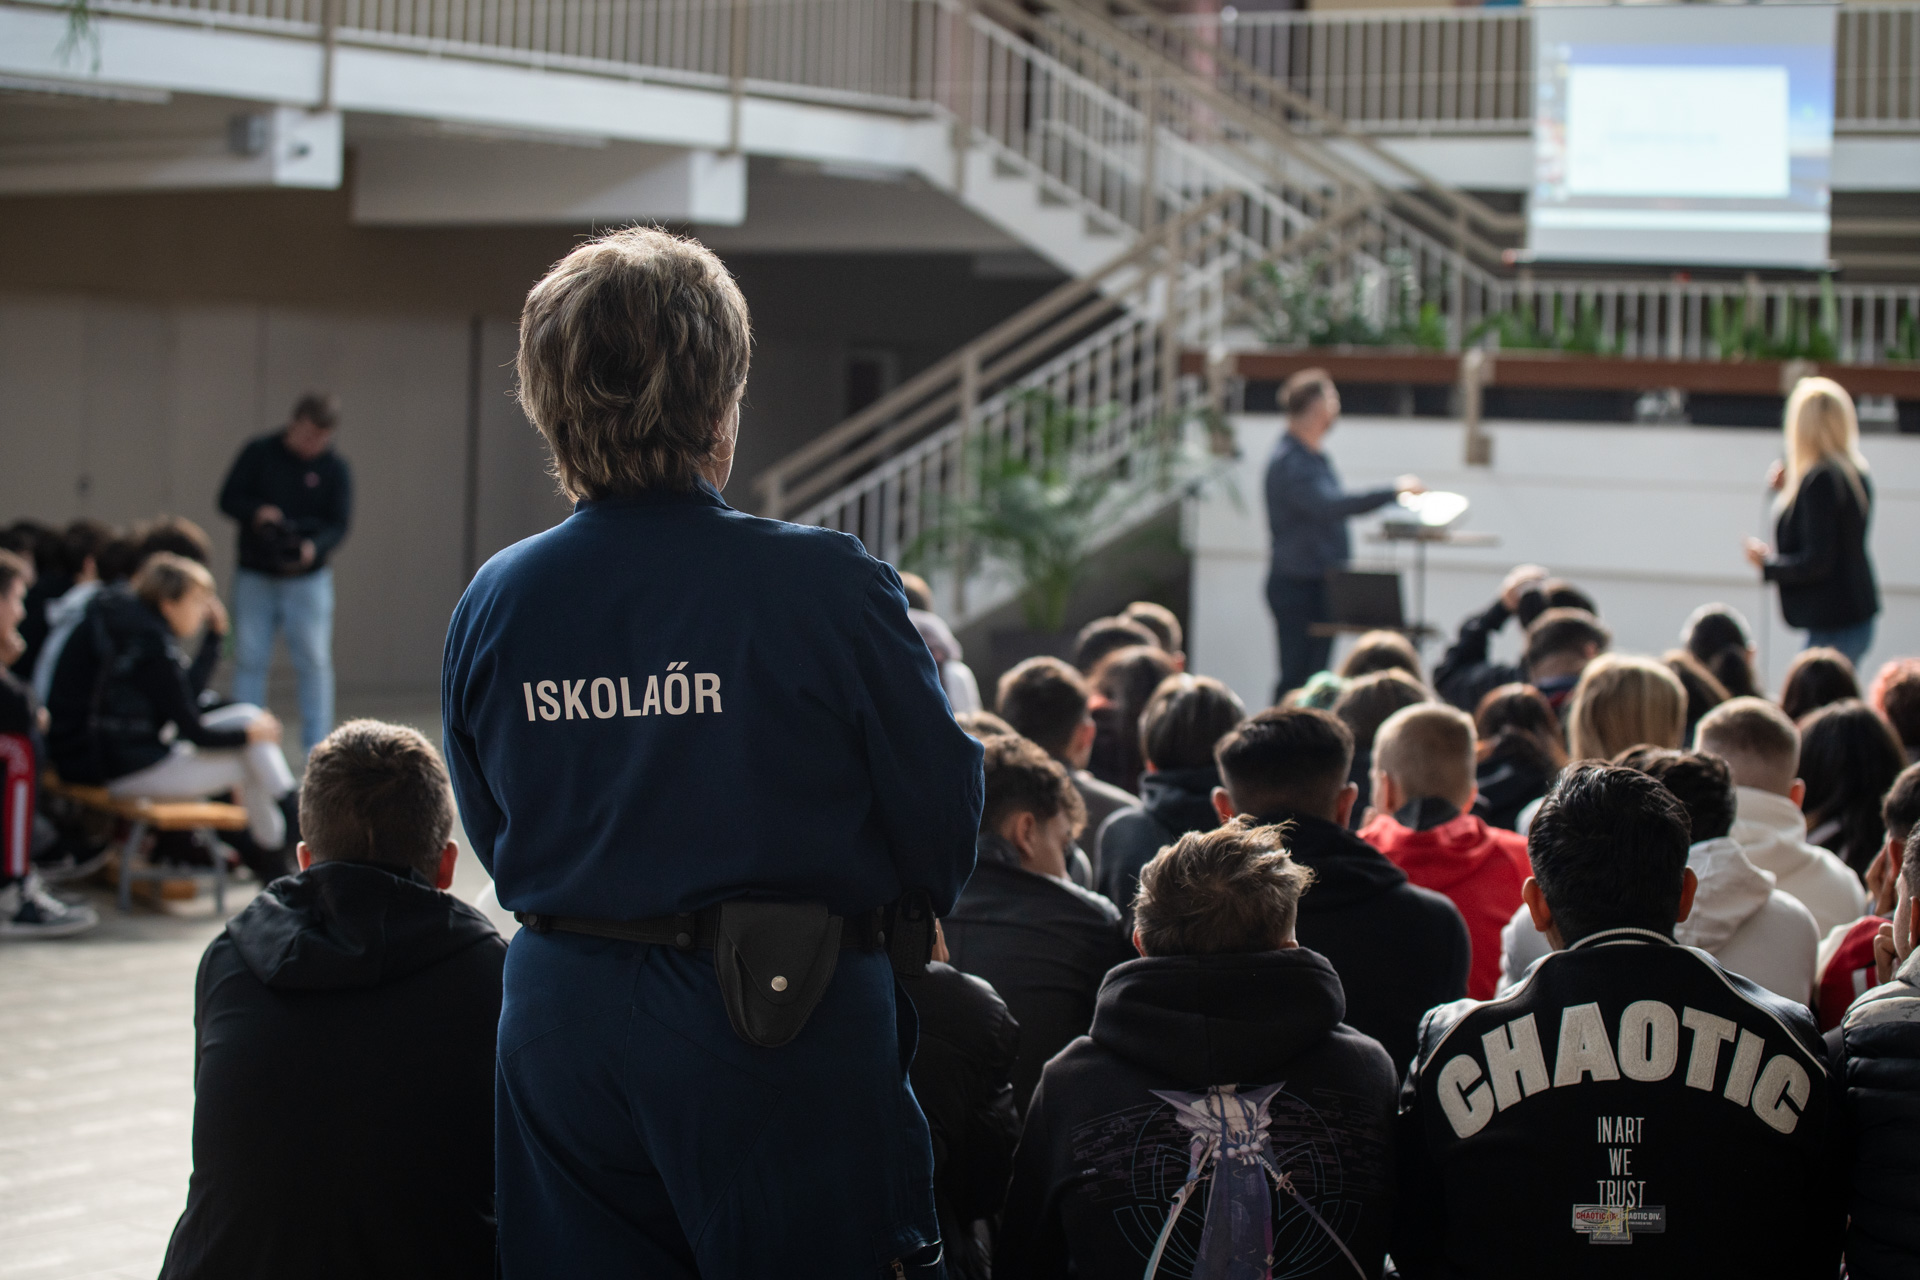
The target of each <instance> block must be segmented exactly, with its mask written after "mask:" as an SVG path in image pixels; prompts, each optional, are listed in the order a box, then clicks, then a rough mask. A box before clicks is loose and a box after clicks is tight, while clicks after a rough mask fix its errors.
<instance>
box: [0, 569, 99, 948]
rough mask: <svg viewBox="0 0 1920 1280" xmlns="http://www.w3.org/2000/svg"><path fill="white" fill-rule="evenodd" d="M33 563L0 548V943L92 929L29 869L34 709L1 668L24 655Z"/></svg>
mask: <svg viewBox="0 0 1920 1280" xmlns="http://www.w3.org/2000/svg"><path fill="white" fill-rule="evenodd" d="M33 574H34V569H33V565H32V564H31V563H30V562H29V561H28V560H27V559H26V558H25V557H23V556H20V555H16V554H15V553H14V552H11V551H4V550H0V938H70V937H72V936H73V935H74V934H76V933H85V932H86V931H87V930H88V929H91V928H93V927H94V926H95V925H96V924H99V923H100V918H99V916H97V915H96V914H95V913H94V910H93V908H92V907H88V906H81V905H77V904H69V903H66V902H62V901H61V900H60V899H59V898H56V897H54V896H53V894H51V893H49V892H48V891H47V888H46V886H45V885H44V884H42V883H41V881H40V877H39V876H38V875H37V874H36V873H35V872H34V869H33V860H32V858H33V853H34V847H33V844H34V840H33V836H34V801H35V800H36V799H37V797H38V793H39V789H40V788H39V770H38V769H37V767H36V766H37V764H38V762H39V758H40V728H39V724H38V719H39V711H40V708H39V703H38V702H37V700H36V699H35V698H34V696H33V694H32V693H31V692H30V691H29V690H28V688H27V686H26V685H25V684H24V683H22V682H21V681H20V680H19V678H18V677H16V676H15V675H14V674H13V672H12V671H10V670H8V668H9V667H10V666H11V665H12V663H13V660H14V659H16V658H18V657H19V656H20V654H22V653H23V652H25V651H26V647H27V642H26V639H25V637H23V636H22V635H21V634H20V624H21V622H22V621H24V620H25V619H26V616H27V590H28V588H29V587H30V586H31V585H32V583H33Z"/></svg>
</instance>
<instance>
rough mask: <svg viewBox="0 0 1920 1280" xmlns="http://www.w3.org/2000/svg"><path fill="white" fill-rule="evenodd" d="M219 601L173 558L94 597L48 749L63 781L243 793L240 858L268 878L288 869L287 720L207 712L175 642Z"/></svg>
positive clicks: (200, 573) (125, 791)
mask: <svg viewBox="0 0 1920 1280" xmlns="http://www.w3.org/2000/svg"><path fill="white" fill-rule="evenodd" d="M218 604H219V598H218V597H217V596H216V595H215V594H214V589H213V575H212V574H210V573H208V572H207V570H206V568H205V567H204V566H202V565H199V564H196V563H195V562H193V561H191V560H188V559H185V558H183V557H181V556H177V555H173V554H171V553H169V552H160V553H159V554H157V555H153V556H150V557H148V559H147V562H146V563H145V564H143V565H141V566H140V571H139V572H138V573H137V574H135V575H134V579H133V582H132V583H131V584H130V585H129V586H128V587H109V588H107V589H106V590H104V591H102V592H101V593H100V594H99V595H98V596H96V597H95V598H94V600H93V603H92V604H90V605H88V606H87V612H86V616H85V618H84V619H83V620H82V621H81V624H80V626H79V628H78V629H77V630H76V631H75V632H74V633H73V635H72V636H71V637H69V638H68V640H67V645H66V648H65V650H64V651H63V652H62V653H61V655H60V665H59V667H58V668H57V669H56V670H55V671H54V677H53V696H52V697H51V698H50V699H49V700H48V704H47V709H48V712H49V713H50V715H51V717H52V722H53V723H52V728H51V730H50V731H49V733H48V735H47V747H48V750H49V752H50V753H51V755H52V757H53V763H54V766H55V768H57V769H58V770H59V771H60V776H61V777H62V778H63V779H65V780H66V781H67V782H74V783H86V784H90V785H104V786H105V787H106V788H107V790H109V791H111V792H112V793H113V794H114V795H116V796H126V797H141V798H146V799H153V800H190V799H197V798H200V797H204V796H209V795H213V794H215V793H217V792H224V791H227V790H230V789H233V788H238V789H239V791H240V794H241V801H242V803H243V804H244V805H245V807H246V810H247V828H248V834H249V836H250V837H251V840H250V841H248V842H246V847H243V848H242V849H241V853H242V855H243V856H247V857H248V859H249V863H250V865H252V867H253V870H254V872H255V874H257V875H259V876H260V878H261V880H262V881H265V880H270V879H272V878H274V877H275V876H278V875H281V874H284V873H285V872H286V871H288V870H290V869H291V867H290V863H291V859H290V857H289V856H288V855H289V854H290V853H291V852H292V850H291V849H290V848H288V847H287V846H288V845H289V844H290V843H291V842H290V841H289V840H288V839H287V836H288V827H289V825H290V822H289V813H288V810H290V809H291V807H292V805H293V803H294V791H293V775H292V773H291V772H289V771H288V769H287V761H286V757H285V756H283V755H282V754H281V753H280V722H279V721H278V720H277V719H275V718H274V716H273V714H272V713H271V712H267V711H262V710H261V709H260V708H258V707H254V706H249V705H247V704H245V703H236V704H234V705H232V706H228V707H223V708H221V709H220V710H219V711H215V712H210V713H207V714H204V715H203V714H202V713H201V711H200V708H199V706H198V704H197V701H196V699H195V690H194V689H193V687H192V684H191V681H190V678H189V676H188V673H187V671H186V669H185V667H184V665H183V663H182V661H181V658H180V648H179V646H180V643H181V642H182V641H185V640H188V639H190V638H191V637H193V636H195V635H197V634H198V633H199V632H200V631H201V629H202V628H203V627H204V626H205V625H206V624H207V622H208V620H209V619H210V618H212V617H213V616H215V613H216V610H217V608H218ZM168 726H171V730H169V728H168Z"/></svg>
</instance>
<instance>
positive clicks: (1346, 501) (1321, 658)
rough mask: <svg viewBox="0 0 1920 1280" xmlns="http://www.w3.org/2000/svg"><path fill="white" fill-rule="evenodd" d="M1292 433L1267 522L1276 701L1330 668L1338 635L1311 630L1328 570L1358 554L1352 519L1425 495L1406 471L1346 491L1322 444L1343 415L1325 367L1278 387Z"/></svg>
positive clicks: (1283, 441) (1270, 488)
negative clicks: (1407, 496)
mask: <svg viewBox="0 0 1920 1280" xmlns="http://www.w3.org/2000/svg"><path fill="white" fill-rule="evenodd" d="M1279 399H1280V407H1281V409H1282V410H1283V411H1284V412H1285V413H1286V415H1287V430H1286V434H1284V435H1282V436H1281V437H1280V442H1279V443H1278V444H1277V445H1275V446H1274V450H1273V457H1272V458H1271V459H1270V460H1269V461H1268V463H1267V484H1266V489H1267V526H1268V528H1269V529H1270V530H1271V531H1272V534H1273V563H1272V567H1271V568H1270V569H1269V570H1268V571H1267V605H1268V607H1269V608H1271V609H1272V610H1273V623H1274V629H1275V630H1276V631H1277V632H1278V633H1279V637H1280V681H1279V684H1278V686H1277V687H1276V688H1275V689H1274V694H1273V700H1274V701H1275V702H1276V703H1277V702H1279V701H1280V699H1281V698H1282V697H1284V696H1285V695H1286V694H1287V692H1288V690H1291V689H1297V688H1299V687H1300V686H1301V685H1303V684H1305V683H1306V682H1307V678H1308V677H1309V676H1311V675H1313V673H1314V672H1316V671H1319V670H1322V669H1323V668H1324V667H1325V666H1326V665H1327V655H1328V653H1329V652H1330V651H1331V650H1332V648H1333V638H1332V637H1331V636H1326V635H1315V634H1313V630H1312V628H1313V625H1314V624H1315V623H1320V622H1327V621H1329V620H1330V619H1329V618H1328V616H1327V571H1328V570H1330V569H1338V568H1342V567H1344V566H1345V565H1346V563H1347V561H1348V560H1349V559H1351V558H1352V556H1353V544H1352V541H1351V540H1350V539H1349V538H1348V536H1347V521H1348V520H1350V519H1351V518H1353V517H1354V516H1358V515H1365V514H1366V513H1367V512H1369V511H1372V510H1374V509H1375V508H1378V507H1384V506H1385V505H1386V504H1387V503H1389V502H1392V501H1393V500H1394V499H1395V498H1397V497H1398V496H1399V495H1401V494H1403V493H1424V492H1425V491H1426V487H1425V486H1424V485H1422V484H1421V483H1420V478H1419V477H1418V476H1411V475H1407V476H1401V477H1400V478H1399V479H1398V480H1395V481H1394V482H1393V484H1392V486H1391V487H1388V488H1382V489H1367V490H1363V491H1361V492H1359V493H1347V492H1346V491H1344V490H1343V489H1342V488H1341V487H1340V477H1339V475H1338V474H1337V473H1335V471H1334V469H1333V463H1332V461H1331V460H1330V459H1329V458H1328V457H1327V455H1326V453H1325V452H1324V451H1323V449H1322V447H1321V446H1322V445H1323V444H1324V442H1325V440H1326V438H1327V432H1329V431H1331V430H1333V424H1334V422H1335V421H1336V420H1338V419H1339V417H1340V393H1339V391H1338V390H1336V389H1335V388H1334V385H1333V379H1332V378H1330V377H1328V376H1327V372H1326V370H1324V369H1302V370H1300V371H1299V372H1298V373H1296V374H1294V375H1293V376H1292V377H1290V378H1288V379H1287V380H1286V382H1285V383H1283V384H1281V387H1280V397H1279Z"/></svg>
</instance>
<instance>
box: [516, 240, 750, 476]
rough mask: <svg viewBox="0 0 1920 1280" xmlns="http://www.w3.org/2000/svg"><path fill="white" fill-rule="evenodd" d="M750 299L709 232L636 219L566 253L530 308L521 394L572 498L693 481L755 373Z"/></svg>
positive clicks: (720, 442) (523, 334)
mask: <svg viewBox="0 0 1920 1280" xmlns="http://www.w3.org/2000/svg"><path fill="white" fill-rule="evenodd" d="M751 344H752V333H751V331H750V329H749V326H748V323H747V303H746V299H744V298H743V297H741V296H740V288H739V286H738V285H736V284H735V283H734V281H733V277H732V276H731V275H729V274H728V273H727V269H726V267H725V266H723V265H721V262H720V259H719V258H717V257H715V256H714V255H713V252H712V251H711V250H709V249H708V248H707V247H706V246H705V245H703V244H701V243H700V242H699V241H697V240H690V239H684V238H682V237H680V236H674V235H669V234H667V233H666V232H664V231H659V230H655V229H654V228H651V227H629V228H627V229H626V230H624V231H616V232H614V233H612V234H611V235H606V236H602V237H600V238H599V239H598V240H590V241H588V242H587V243H586V244H583V245H581V246H580V247H579V248H578V249H575V250H574V251H573V252H572V253H570V254H568V255H567V256H566V257H564V258H562V259H561V260H560V261H559V262H558V263H557V264H556V265H555V266H554V268H553V269H552V270H551V271H549V272H548V273H547V274H546V276H545V278H544V279H542V280H541V281H540V283H538V284H536V285H534V286H533V290H532V292H530V293H528V294H527V304H526V307H525V308H524V309H523V310H522V312H521V315H520V355H519V361H518V366H519V374H520V392H519V395H520V406H521V408H523V409H525V410H526V414H527V417H528V418H529V419H531V420H532V422H533V425H534V426H536V427H538V428H539V429H540V434H541V435H543V436H545V437H546V440H547V444H548V446H549V447H550V448H551V449H552V451H553V474H554V477H555V478H556V479H558V480H559V481H560V488H561V489H562V490H563V491H564V492H565V493H566V495H567V496H568V497H569V498H573V499H575V500H578V499H581V498H607V497H615V496H619V495H622V494H632V493H638V492H641V491H643V490H647V489H654V488H667V489H690V488H692V487H693V485H694V483H695V482H696V481H697V480H698V478H699V473H700V468H701V467H703V466H705V465H706V464H708V463H709V462H711V461H712V460H713V459H714V458H716V457H717V456H718V455H719V453H720V450H721V449H722V448H723V447H725V442H726V426H725V420H726V418H727V416H728V414H729V413H731V412H732V410H733V408H734V406H735V404H736V403H737V402H738V401H739V398H740V395H741V392H742V391H743V390H744V388H745V387H746V382H747V357H748V355H749V349H750V347H751Z"/></svg>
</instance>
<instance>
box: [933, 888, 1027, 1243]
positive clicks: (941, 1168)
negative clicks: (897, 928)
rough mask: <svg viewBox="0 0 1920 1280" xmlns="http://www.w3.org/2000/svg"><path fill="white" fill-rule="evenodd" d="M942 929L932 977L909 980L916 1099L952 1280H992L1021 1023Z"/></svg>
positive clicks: (1013, 1121)
mask: <svg viewBox="0 0 1920 1280" xmlns="http://www.w3.org/2000/svg"><path fill="white" fill-rule="evenodd" d="M952 958H953V957H952V954H951V953H950V952H948V950H947V944H946V940H945V938H944V937H943V936H942V934H941V930H940V927H939V926H938V925H935V926H934V942H933V960H932V962H931V963H929V964H928V965H927V972H926V974H925V975H924V976H922V977H918V978H914V979H912V980H911V981H909V982H908V983H907V986H906V990H907V994H908V995H909V996H910V997H911V998H912V1000H913V1008H914V1012H915V1013H917V1014H918V1015H919V1017H920V1044H919V1047H918V1048H917V1049H916V1050H915V1051H914V1055H913V1068H912V1070H911V1071H910V1072H909V1075H910V1077H911V1079H912V1081H913V1096H914V1097H915V1098H917V1099H919V1102H920V1109H921V1110H922V1111H924V1112H926V1114H927V1128H928V1130H929V1131H930V1132H931V1134H932V1135H933V1207H934V1209H935V1211H936V1212H938V1213H939V1215H940V1241H941V1244H942V1246H943V1247H944V1250H945V1253H946V1264H947V1276H948V1278H949V1280H986V1277H987V1276H988V1274H989V1272H990V1268H989V1267H988V1261H989V1253H988V1245H987V1244H986V1242H985V1241H984V1240H983V1239H982V1231H981V1228H982V1226H983V1220H984V1219H988V1218H991V1217H993V1216H994V1215H995V1214H997V1213H999V1212H1000V1206H1001V1205H1003V1204H1005V1203H1006V1199H1007V1179H1008V1178H1009V1177H1011V1176H1012V1174H1013V1148H1014V1145H1015V1144H1016V1143H1017V1142H1019V1140H1020V1112H1019V1110H1018V1109H1017V1108H1015V1107H1014V1105H1013V1083H1012V1080H1013V1060H1014V1057H1015V1056H1016V1055H1017V1054H1018V1053H1019V1050H1020V1024H1019V1023H1017V1022H1015V1021H1014V1020H1013V1015H1012V1014H1010V1013H1008V1012H1007V1006H1006V1002H1005V1001H1003V1000H1001V999H1000V996H999V995H998V993H996V992H995V991H994V989H993V988H992V987H990V986H988V985H987V984H986V982H985V981H983V980H982V979H980V978H976V977H974V976H973V975H972V974H967V973H961V972H960V971H959V970H958V969H956V968H954V967H953V966H952V965H951V964H949V963H948V961H950V960H951V959H952Z"/></svg>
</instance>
